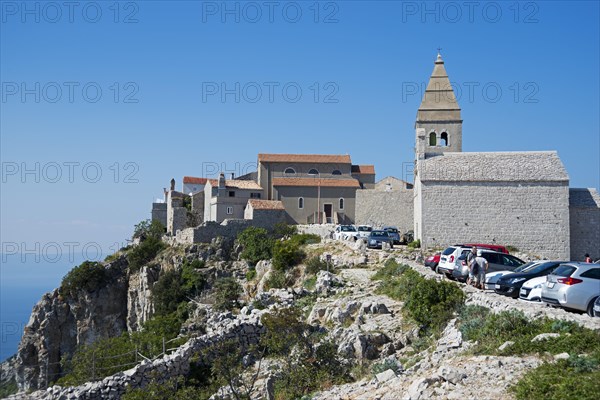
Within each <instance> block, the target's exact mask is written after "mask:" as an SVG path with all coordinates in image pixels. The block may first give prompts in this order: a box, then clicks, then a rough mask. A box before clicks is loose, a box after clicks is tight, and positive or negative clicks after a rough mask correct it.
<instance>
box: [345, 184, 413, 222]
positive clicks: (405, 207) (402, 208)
mask: <svg viewBox="0 0 600 400" xmlns="http://www.w3.org/2000/svg"><path fill="white" fill-rule="evenodd" d="M413 210H414V191H413V190H409V189H403V190H392V191H389V192H386V191H381V190H357V191H356V218H355V219H356V224H358V225H371V226H373V227H377V228H381V227H383V226H386V225H391V226H396V227H397V228H398V230H400V232H402V233H404V232H406V231H408V230H410V229H413V225H414V212H413Z"/></svg>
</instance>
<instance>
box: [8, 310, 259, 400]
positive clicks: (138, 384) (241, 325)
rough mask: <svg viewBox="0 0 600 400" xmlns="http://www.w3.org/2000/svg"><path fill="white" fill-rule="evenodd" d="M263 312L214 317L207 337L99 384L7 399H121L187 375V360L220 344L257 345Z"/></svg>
mask: <svg viewBox="0 0 600 400" xmlns="http://www.w3.org/2000/svg"><path fill="white" fill-rule="evenodd" d="M264 312H266V310H252V311H251V312H249V311H247V312H245V313H242V314H240V315H239V316H237V317H236V318H234V317H233V316H232V315H231V314H230V313H228V314H220V315H218V316H217V318H218V320H217V321H216V325H214V324H211V325H212V326H213V328H212V329H211V330H210V331H209V332H208V333H207V334H205V335H202V336H200V337H197V338H192V339H190V340H189V341H188V342H186V343H185V344H184V345H183V346H181V347H179V348H178V349H177V350H175V351H174V352H173V353H171V354H168V355H165V356H163V357H162V358H159V359H157V360H154V361H150V360H147V361H143V362H142V363H140V364H138V365H136V366H135V367H133V368H131V369H129V370H127V371H123V372H119V373H117V374H115V375H112V376H108V377H106V378H104V379H102V380H100V381H96V382H88V383H86V384H84V385H81V386H75V387H67V388H63V387H60V386H53V387H50V388H48V389H47V390H45V391H38V392H33V393H31V394H25V393H23V394H18V395H13V396H10V397H8V398H9V399H13V400H17V399H18V400H23V399H35V400H37V399H40V400H41V399H44V400H50V399H82V400H100V399H102V400H105V399H115V400H116V399H120V398H121V396H122V395H123V394H124V393H125V391H126V389H127V388H128V387H130V388H133V389H135V388H143V387H145V386H146V385H148V383H150V382H151V381H155V382H158V383H161V382H166V381H167V380H169V379H170V378H175V377H179V376H182V375H186V374H187V373H188V372H189V368H190V359H191V358H192V357H193V356H194V355H197V354H198V353H199V352H200V351H202V350H204V349H207V348H209V347H210V346H212V345H213V344H215V343H217V342H219V341H222V340H228V339H237V340H239V342H240V344H241V345H242V346H249V345H252V344H257V343H258V340H259V339H260V335H261V334H262V333H263V332H264V328H263V326H262V325H261V323H260V317H261V315H262V314H263V313H264ZM213 322H214V321H213Z"/></svg>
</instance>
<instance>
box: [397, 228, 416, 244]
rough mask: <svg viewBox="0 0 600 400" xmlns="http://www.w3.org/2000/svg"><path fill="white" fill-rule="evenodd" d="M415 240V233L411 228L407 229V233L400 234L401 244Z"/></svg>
mask: <svg viewBox="0 0 600 400" xmlns="http://www.w3.org/2000/svg"><path fill="white" fill-rule="evenodd" d="M414 240H415V233H414V232H413V231H412V230H410V231H406V233H403V234H402V235H400V244H409V243H410V242H412V241H414Z"/></svg>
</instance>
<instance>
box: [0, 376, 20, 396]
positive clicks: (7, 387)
mask: <svg viewBox="0 0 600 400" xmlns="http://www.w3.org/2000/svg"><path fill="white" fill-rule="evenodd" d="M18 391H19V388H18V386H17V381H15V378H13V379H11V380H9V381H7V382H2V383H1V384H0V399H3V398H5V397H8V396H10V395H11V394H15V393H17V392H18Z"/></svg>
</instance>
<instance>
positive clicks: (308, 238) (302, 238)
mask: <svg viewBox="0 0 600 400" xmlns="http://www.w3.org/2000/svg"><path fill="white" fill-rule="evenodd" d="M290 241H292V242H293V243H295V244H297V245H298V246H302V245H305V244H316V243H321V236H319V235H313V234H312V233H300V234H296V235H293V236H292V237H291V238H290Z"/></svg>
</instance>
